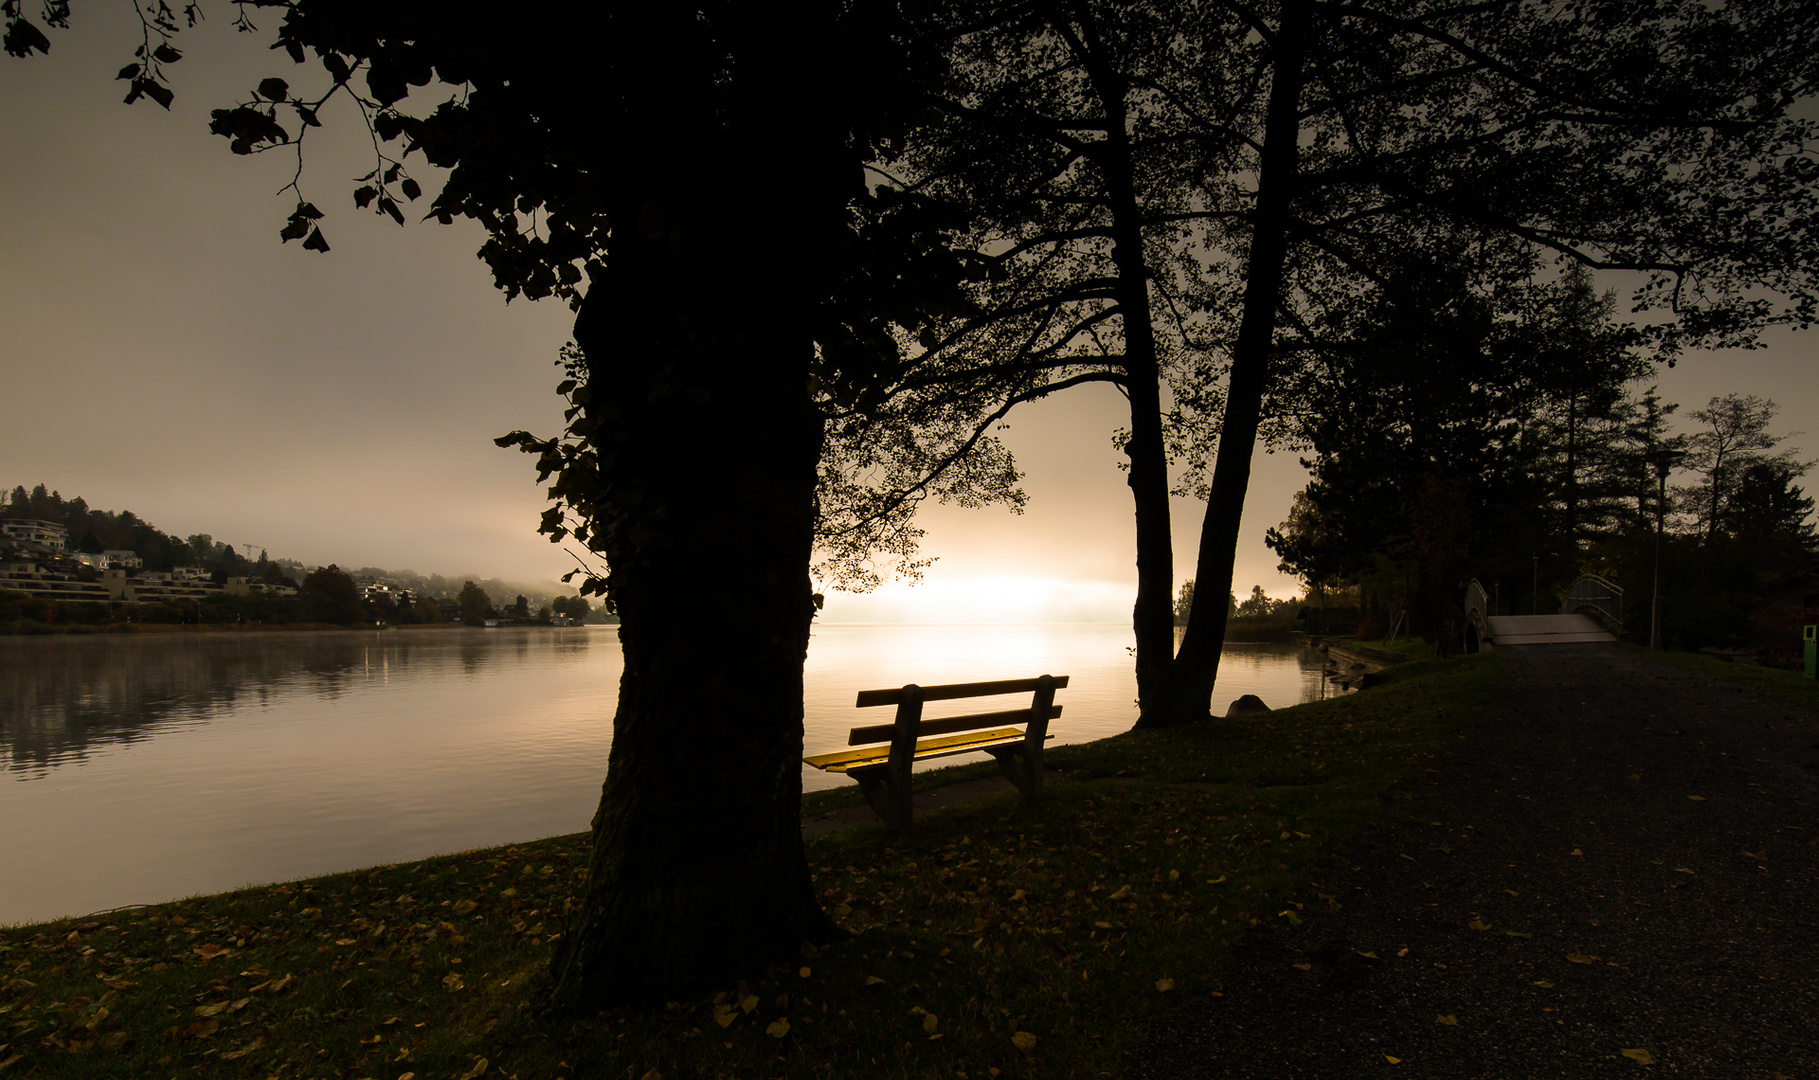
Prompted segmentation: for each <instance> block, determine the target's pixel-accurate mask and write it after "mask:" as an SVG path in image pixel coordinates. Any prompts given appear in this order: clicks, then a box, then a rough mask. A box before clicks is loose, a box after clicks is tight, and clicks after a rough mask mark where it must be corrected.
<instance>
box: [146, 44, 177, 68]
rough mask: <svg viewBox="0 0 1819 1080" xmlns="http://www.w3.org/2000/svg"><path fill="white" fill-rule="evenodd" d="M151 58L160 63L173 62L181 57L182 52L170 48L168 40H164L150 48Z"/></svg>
mask: <svg viewBox="0 0 1819 1080" xmlns="http://www.w3.org/2000/svg"><path fill="white" fill-rule="evenodd" d="M152 59H153V60H156V61H158V62H159V63H160V64H174V63H176V62H177V61H179V60H181V59H183V54H182V53H181V52H178V51H177V50H176V49H174V48H172V47H171V44H170V42H168V41H166V42H163V43H161V44H159V46H158V47H157V48H155V49H153V50H152Z"/></svg>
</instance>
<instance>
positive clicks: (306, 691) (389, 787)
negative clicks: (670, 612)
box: [0, 624, 1322, 924]
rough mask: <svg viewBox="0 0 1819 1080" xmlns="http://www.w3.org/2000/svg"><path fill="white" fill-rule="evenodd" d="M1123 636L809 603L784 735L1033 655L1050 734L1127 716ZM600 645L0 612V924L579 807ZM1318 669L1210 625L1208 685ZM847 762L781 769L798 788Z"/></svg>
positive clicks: (426, 846)
mask: <svg viewBox="0 0 1819 1080" xmlns="http://www.w3.org/2000/svg"><path fill="white" fill-rule="evenodd" d="M1130 643H1131V631H1130V627H1129V626H1125V625H1118V624H1044V625H1031V626H855V625H827V626H820V627H817V628H816V630H815V636H814V640H813V642H812V644H811V646H810V649H809V658H808V667H807V672H806V684H807V693H806V711H807V720H806V729H807V733H806V737H805V744H806V745H805V750H804V752H805V753H815V752H819V751H823V750H834V749H839V748H841V747H844V746H845V745H846V732H847V729H848V728H849V727H852V726H853V725H855V724H857V723H860V722H866V723H882V722H885V721H888V720H889V718H890V716H889V714H890V710H888V709H869V710H865V711H864V712H861V711H859V710H856V709H854V708H853V707H852V706H853V696H854V694H855V693H857V692H858V691H860V690H865V689H873V688H877V687H888V686H900V685H902V684H904V683H907V682H917V683H922V684H925V685H932V684H935V683H944V682H965V681H971V680H975V679H998V678H1015V677H1022V676H1033V675H1039V674H1042V673H1044V672H1048V673H1051V674H1055V675H1069V676H1072V681H1071V683H1070V685H1069V686H1068V688H1067V689H1066V690H1063V691H1061V693H1060V696H1059V698H1058V701H1060V702H1061V703H1062V704H1063V705H1064V706H1065V712H1064V713H1063V714H1062V716H1061V718H1060V719H1059V720H1057V721H1055V722H1054V725H1053V728H1052V730H1053V731H1054V732H1055V734H1056V741H1057V742H1078V741H1086V740H1090V739H1095V738H1100V737H1102V736H1106V735H1112V734H1115V733H1117V732H1120V731H1124V730H1127V729H1128V728H1129V727H1130V725H1131V722H1132V721H1133V720H1134V719H1135V717H1136V709H1135V706H1134V703H1133V702H1134V699H1135V697H1136V682H1135V677H1134V675H1133V673H1132V670H1131V658H1130V654H1129V652H1128V651H1127V650H1128V647H1129V645H1130ZM620 667H621V659H620V654H619V641H618V633H617V630H616V629H615V628H613V627H577V628H573V629H567V630H538V629H514V630H490V631H482V630H465V629H463V630H389V631H378V632H374V631H347V632H328V633H260V634H244V635H233V634H195V635H186V634H172V635H156V636H154V635H144V636H120V637H114V636H108V637H39V638H0V766H3V767H4V768H3V771H0V822H3V823H4V825H3V826H0V924H3V923H9V922H35V921H39V920H43V919H48V918H55V917H58V916H62V915H77V914H84V913H88V912H93V911H99V910H102V909H106V908H112V907H119V906H124V905H127V904H137V903H157V902H161V901H164V900H170V899H175V898H178V897H182V896H189V895H195V894H198V893H211V892H219V891H222V890H226V889H233V888H237V887H240V886H242V885H248V884H255V883H261V882H270V881H281V880H290V879H294V878H299V877H307V876H311V875H315V874H322V873H329V872H333V871H338V870H347V869H352V868H354V867H359V866H370V865H376V864H381V863H391V862H399V861H403V860H407V859H416V858H422V857H424V856H427V855H432V854H437V853H441V852H448V851H458V850H464V849H467V848H474V847H484V846H488V845H494V844H504V843H512V842H516V841H523V840H531V839H536V838H539V837H544V836H554V835H559V834H562V833H571V832H578V831H581V830H583V829H585V828H587V825H588V821H589V819H590V818H591V817H592V815H593V811H594V806H595V803H596V801H597V800H598V798H599V793H600V782H601V779H602V778H603V777H604V776H605V772H606V756H607V749H608V746H609V744H610V742H611V738H612V714H613V702H614V700H615V697H616V694H617V691H618V684H619V674H620ZM1321 692H1322V690H1321V680H1320V669H1319V664H1318V661H1317V660H1316V659H1315V658H1313V657H1312V656H1309V655H1306V654H1303V653H1302V652H1301V651H1300V650H1299V649H1297V648H1296V647H1295V646H1292V645H1229V646H1227V648H1226V650H1225V653H1224V657H1223V659H1222V660H1221V664H1220V670H1219V686H1218V689H1217V691H1216V693H1215V695H1214V700H1215V704H1216V707H1217V708H1218V709H1220V710H1221V711H1223V709H1224V707H1225V705H1226V704H1227V703H1228V702H1229V701H1230V700H1231V699H1233V698H1236V697H1238V696H1239V695H1240V694H1247V693H1249V694H1256V695H1258V696H1259V697H1261V698H1263V700H1264V701H1266V702H1268V703H1269V704H1270V705H1272V706H1280V705H1287V704H1293V703H1294V702H1297V701H1305V700H1308V699H1310V698H1315V697H1318V696H1320V694H1321ZM999 701H1002V702H1003V704H999V703H998V702H999ZM1009 707H1013V705H1012V702H1011V701H1010V699H997V700H991V701H986V702H982V703H980V704H978V705H976V706H974V708H1009ZM948 711H949V712H952V713H958V712H966V711H972V709H969V708H967V707H965V704H964V703H961V707H959V708H954V709H952V710H948ZM930 715H939V713H938V712H937V710H936V709H935V708H934V707H933V706H931V707H930ZM964 760H966V759H965V758H959V759H946V760H944V761H941V762H938V763H937V764H952V763H954V762H955V761H964ZM848 782H850V781H846V780H844V778H840V777H833V776H828V775H827V774H825V773H821V772H818V771H816V770H813V769H806V768H805V770H804V775H803V786H804V787H805V788H806V789H808V790H811V791H812V790H817V789H820V788H825V787H831V786H835V785H837V784H840V783H848Z"/></svg>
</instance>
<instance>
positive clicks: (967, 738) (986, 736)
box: [802, 675, 1067, 833]
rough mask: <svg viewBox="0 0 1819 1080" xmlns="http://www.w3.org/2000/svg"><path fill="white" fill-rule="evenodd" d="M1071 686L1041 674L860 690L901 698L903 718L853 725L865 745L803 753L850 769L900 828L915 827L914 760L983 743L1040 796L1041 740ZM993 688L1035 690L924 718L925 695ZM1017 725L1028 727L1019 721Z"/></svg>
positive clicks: (865, 700)
mask: <svg viewBox="0 0 1819 1080" xmlns="http://www.w3.org/2000/svg"><path fill="white" fill-rule="evenodd" d="M1066 685H1067V676H1066V675H1042V676H1039V677H1037V678H1034V679H1004V680H1001V681H998V682H976V683H952V684H950V685H947V686H917V685H916V684H915V683H911V684H910V685H908V686H905V687H902V688H900V689H896V690H861V691H859V700H858V701H857V702H855V705H856V707H858V708H861V709H864V708H870V707H872V706H877V705H895V706H897V718H896V719H895V720H894V721H892V722H891V723H888V724H873V725H870V726H867V727H856V728H854V729H853V730H852V732H851V733H850V734H849V736H848V738H847V745H848V746H856V747H859V748H858V749H856V750H837V751H835V752H833V753H831V754H814V755H811V756H808V757H805V758H803V759H802V760H803V761H804V762H805V763H806V764H809V765H813V766H814V767H815V768H817V769H823V770H825V771H827V772H834V773H845V774H847V775H848V776H851V777H852V778H853V779H855V780H857V781H858V782H859V790H860V791H862V792H864V794H865V801H866V802H868V803H870V804H871V805H872V809H873V810H876V811H877V812H878V816H879V817H880V818H883V819H884V823H885V824H886V825H888V826H890V827H891V828H892V829H894V830H896V831H897V832H900V833H902V832H908V831H909V828H910V784H909V780H910V765H911V763H913V762H916V761H922V760H925V759H927V758H938V757H947V756H949V755H952V754H965V753H970V752H972V751H974V750H982V751H984V752H985V753H988V754H990V755H992V756H993V757H995V758H997V759H998V767H999V768H1000V769H1002V770H1003V771H1004V775H1005V776H1006V777H1007V778H1009V780H1010V782H1011V783H1013V784H1015V785H1017V790H1018V791H1021V792H1022V793H1023V798H1024V800H1025V801H1026V802H1033V801H1035V800H1036V799H1037V798H1038V797H1040V796H1041V794H1042V743H1043V741H1044V740H1046V739H1051V738H1054V736H1052V735H1050V734H1049V733H1048V722H1049V721H1050V720H1053V719H1054V718H1056V717H1058V716H1060V715H1061V706H1059V705H1056V704H1055V691H1056V690H1059V689H1061V688H1062V687H1064V686H1066ZM994 694H1031V695H1032V696H1031V698H1030V703H1029V706H1028V707H1027V708H1022V709H1006V710H1004V711H1002V712H988V713H971V714H968V715H966V716H944V717H940V718H938V719H934V720H924V719H922V705H923V703H924V702H928V701H947V700H951V699H954V698H974V697H991V696H992V695H994ZM1016 724H1022V725H1023V726H1022V727H1020V728H1019V727H1015V726H1012V725H1016ZM862 743H876V744H879V745H869V746H862V745H860V744H862Z"/></svg>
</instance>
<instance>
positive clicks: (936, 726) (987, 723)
mask: <svg viewBox="0 0 1819 1080" xmlns="http://www.w3.org/2000/svg"><path fill="white" fill-rule="evenodd" d="M1062 708H1063V707H1062V706H1060V705H1051V706H1049V710H1048V718H1049V719H1050V720H1053V719H1055V718H1057V717H1059V716H1060V715H1061V709H1062ZM1029 717H1030V711H1029V710H1028V709H1005V710H1004V711H1003V712H982V713H969V714H967V715H966V716H942V717H937V718H936V719H933V720H924V721H922V722H921V723H920V724H918V725H916V737H917V738H923V737H926V736H929V735H946V734H947V733H948V732H950V731H971V730H972V729H973V728H984V727H993V726H996V725H998V724H1021V723H1023V722H1024V721H1026V720H1028V719H1029ZM896 730H897V725H895V724H873V725H872V726H870V727H856V728H854V729H853V730H852V731H851V732H850V733H849V734H848V735H847V739H846V745H848V746H859V745H861V744H862V743H875V742H889V741H890V738H891V735H893V734H894V733H895V732H896Z"/></svg>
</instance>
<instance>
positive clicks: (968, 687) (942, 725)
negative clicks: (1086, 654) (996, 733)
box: [846, 675, 1068, 746]
mask: <svg viewBox="0 0 1819 1080" xmlns="http://www.w3.org/2000/svg"><path fill="white" fill-rule="evenodd" d="M1067 679H1068V677H1067V676H1066V675H1042V676H1038V677H1037V678H1034V679H1000V680H998V681H996V682H973V683H948V684H946V685H943V686H917V685H916V684H914V683H911V684H910V685H908V686H900V687H895V688H893V689H889V690H861V691H859V698H858V700H857V701H855V702H854V703H853V704H854V706H855V707H857V708H861V709H866V708H872V707H874V706H878V705H895V706H897V715H898V717H899V718H900V720H906V721H909V722H908V723H900V722H897V721H893V722H892V723H889V724H871V725H867V726H865V727H856V728H853V729H852V731H851V732H850V733H849V735H848V738H847V743H846V744H847V745H848V746H859V745H861V744H864V743H875V742H886V741H892V740H895V739H900V738H905V737H907V738H908V739H909V740H910V741H912V742H913V741H914V740H915V739H918V738H921V737H923V736H927V735H946V734H948V733H950V732H955V731H971V730H973V729H974V728H988V727H997V726H999V725H1001V724H1015V723H1020V722H1022V721H1025V720H1029V719H1032V716H1031V712H1032V710H1033V709H1034V708H1036V707H1037V702H1040V701H1041V700H1042V697H1043V694H1042V691H1043V690H1044V689H1045V686H1044V684H1045V683H1046V684H1047V685H1046V689H1047V695H1046V696H1047V698H1048V700H1049V702H1051V704H1049V707H1048V710H1047V711H1048V715H1047V716H1046V717H1044V718H1043V720H1044V724H1046V722H1047V721H1048V720H1053V719H1055V718H1056V717H1058V716H1060V715H1061V706H1059V705H1054V704H1052V702H1053V700H1054V692H1055V691H1056V690H1059V689H1061V688H1062V687H1064V686H1066V685H1067ZM997 694H1035V695H1036V701H1032V702H1031V704H1030V705H1029V706H1027V707H1025V708H1021V709H1004V710H1000V711H996V712H988V713H969V714H968V715H966V716H944V717H940V718H938V719H934V720H923V719H921V716H922V703H923V702H925V701H950V700H953V699H955V698H971V697H992V696H994V695H997Z"/></svg>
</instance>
